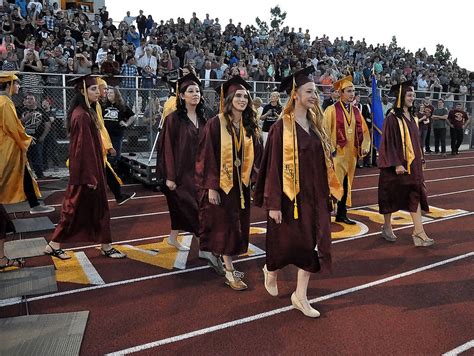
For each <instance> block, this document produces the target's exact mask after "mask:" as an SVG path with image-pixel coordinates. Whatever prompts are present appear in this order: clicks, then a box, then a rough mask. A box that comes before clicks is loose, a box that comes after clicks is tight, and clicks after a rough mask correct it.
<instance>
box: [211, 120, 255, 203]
mask: <svg viewBox="0 0 474 356" xmlns="http://www.w3.org/2000/svg"><path fill="white" fill-rule="evenodd" d="M219 122H220V127H221V167H220V174H219V186H220V188H221V189H222V190H223V191H224V193H226V194H229V192H230V190H231V189H232V187H233V186H234V178H233V173H234V169H233V166H234V165H235V167H236V168H237V174H239V175H240V176H241V177H240V178H241V183H242V184H244V185H245V186H246V187H248V186H249V184H250V174H251V173H252V167H253V161H254V151H253V139H252V136H250V137H247V135H245V129H244V127H243V126H242V122H241V126H240V134H241V137H242V136H243V139H244V146H243V148H242V149H243V157H242V160H243V162H240V159H239V158H238V156H237V150H238V148H237V147H235V159H234V157H232V155H233V153H234V152H233V149H232V139H233V137H232V136H231V135H230V133H229V131H228V130H227V121H226V119H225V118H224V115H223V114H219ZM233 136H235V134H234V135H233ZM234 139H235V141H236V142H239V141H240V142H242V141H241V140H238V139H237V137H234ZM239 188H240V184H239ZM240 193H241V197H243V192H242V190H241V191H240ZM242 209H243V208H242Z"/></svg>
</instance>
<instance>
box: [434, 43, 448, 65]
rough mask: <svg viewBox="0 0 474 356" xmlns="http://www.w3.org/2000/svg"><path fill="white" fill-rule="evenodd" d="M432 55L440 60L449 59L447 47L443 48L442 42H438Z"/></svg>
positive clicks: (445, 60)
mask: <svg viewBox="0 0 474 356" xmlns="http://www.w3.org/2000/svg"><path fill="white" fill-rule="evenodd" d="M434 57H435V58H436V59H437V60H438V61H440V62H447V61H449V60H450V59H451V52H449V49H448V48H444V46H443V45H442V44H439V43H438V44H437V45H436V52H435V55H434Z"/></svg>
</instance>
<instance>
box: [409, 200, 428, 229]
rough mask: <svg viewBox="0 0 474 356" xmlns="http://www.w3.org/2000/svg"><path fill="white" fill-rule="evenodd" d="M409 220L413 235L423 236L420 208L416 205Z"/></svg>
mask: <svg viewBox="0 0 474 356" xmlns="http://www.w3.org/2000/svg"><path fill="white" fill-rule="evenodd" d="M410 215H411V219H412V221H413V234H424V233H425V230H424V229H423V223H422V221H421V207H420V204H418V208H417V209H416V212H415V213H410Z"/></svg>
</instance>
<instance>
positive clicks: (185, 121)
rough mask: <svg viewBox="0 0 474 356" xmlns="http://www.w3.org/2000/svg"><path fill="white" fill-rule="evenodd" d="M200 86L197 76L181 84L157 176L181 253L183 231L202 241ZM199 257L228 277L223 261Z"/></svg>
mask: <svg viewBox="0 0 474 356" xmlns="http://www.w3.org/2000/svg"><path fill="white" fill-rule="evenodd" d="M200 86H201V82H200V80H199V79H198V78H197V77H196V76H195V75H194V74H193V73H189V74H187V75H185V76H183V77H181V78H180V79H179V80H178V86H177V89H178V90H177V94H176V95H177V100H176V110H175V111H173V112H172V113H170V114H169V115H168V116H167V117H166V120H165V121H164V124H163V129H162V131H161V133H160V138H159V141H158V155H157V165H156V167H157V170H156V172H157V176H158V177H159V178H162V179H163V180H164V181H165V184H164V186H163V187H162V188H161V189H162V192H163V194H164V195H165V196H166V201H167V202H168V208H169V212H170V217H171V232H170V236H169V238H168V244H170V245H172V246H174V247H176V248H177V249H178V250H180V251H187V250H189V248H188V247H186V246H183V245H182V244H181V243H180V242H179V241H178V240H177V236H178V234H179V231H180V230H181V231H187V232H191V233H192V234H194V236H195V237H196V238H199V217H198V216H199V214H198V203H197V195H196V185H195V182H194V171H195V168H196V154H197V149H198V145H199V141H200V138H201V137H202V134H203V132H204V126H205V124H206V119H205V118H204V102H203V99H202V96H201V88H200ZM199 257H200V258H204V259H206V260H208V263H209V265H210V266H211V267H213V268H214V270H215V271H216V272H217V273H219V274H221V275H223V274H224V269H223V266H222V262H221V260H220V258H217V257H216V256H214V255H213V254H212V253H210V252H206V251H199Z"/></svg>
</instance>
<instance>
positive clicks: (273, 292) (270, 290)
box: [262, 265, 278, 297]
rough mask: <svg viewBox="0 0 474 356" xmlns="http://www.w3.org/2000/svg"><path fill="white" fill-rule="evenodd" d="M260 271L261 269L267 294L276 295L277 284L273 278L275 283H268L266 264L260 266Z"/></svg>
mask: <svg viewBox="0 0 474 356" xmlns="http://www.w3.org/2000/svg"><path fill="white" fill-rule="evenodd" d="M262 271H263V277H264V279H265V282H264V284H265V289H266V290H267V292H268V294H270V295H271V296H272V297H276V296H278V284H277V280H276V278H275V284H274V285H271V284H270V283H268V280H269V279H270V276H269V275H270V273H269V272H268V269H267V265H265V266H263V268H262Z"/></svg>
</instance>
